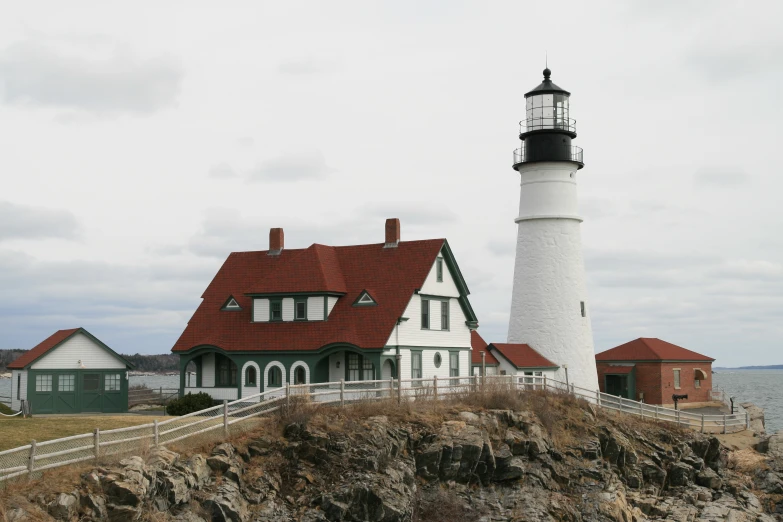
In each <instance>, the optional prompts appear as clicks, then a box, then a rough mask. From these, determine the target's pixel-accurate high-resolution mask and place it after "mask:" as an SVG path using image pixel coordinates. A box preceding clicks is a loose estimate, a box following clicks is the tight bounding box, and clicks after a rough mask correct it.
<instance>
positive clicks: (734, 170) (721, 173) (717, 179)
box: [693, 166, 750, 187]
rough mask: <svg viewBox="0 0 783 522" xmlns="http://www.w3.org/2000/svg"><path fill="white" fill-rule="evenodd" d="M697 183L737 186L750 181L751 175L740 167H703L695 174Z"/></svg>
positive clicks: (711, 185)
mask: <svg viewBox="0 0 783 522" xmlns="http://www.w3.org/2000/svg"><path fill="white" fill-rule="evenodd" d="M693 182H694V183H695V184H696V185H701V186H707V187H737V186H741V185H746V184H748V183H749V182H750V176H748V174H747V173H745V171H744V170H742V169H741V168H739V167H724V166H719V167H703V168H701V169H699V170H698V171H696V173H695V174H694V175H693Z"/></svg>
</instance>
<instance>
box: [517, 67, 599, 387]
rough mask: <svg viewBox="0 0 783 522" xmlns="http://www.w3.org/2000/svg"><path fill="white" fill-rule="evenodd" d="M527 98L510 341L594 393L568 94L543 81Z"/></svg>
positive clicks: (578, 158)
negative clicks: (525, 348)
mask: <svg viewBox="0 0 783 522" xmlns="http://www.w3.org/2000/svg"><path fill="white" fill-rule="evenodd" d="M550 75H551V71H550V70H549V69H544V81H543V82H542V83H541V85H539V86H538V87H536V88H535V89H533V90H532V91H530V92H528V93H527V94H525V101H526V113H525V119H524V120H523V121H522V122H520V133H519V139H520V140H522V147H521V148H519V149H517V150H515V151H514V170H516V171H517V172H519V175H520V178H521V187H522V188H521V191H520V196H519V217H517V219H516V220H515V221H516V223H517V226H518V232H517V253H516V263H515V265H514V290H513V294H512V297H511V317H510V318H509V325H508V342H509V343H525V344H528V345H530V346H531V347H532V348H533V349H535V350H537V351H538V352H539V353H541V355H543V356H544V357H546V358H547V359H549V360H551V361H553V362H555V363H556V364H559V365H560V369H559V370H558V374H557V378H558V379H559V380H561V381H563V382H565V381H566V375H567V378H568V381H569V382H570V383H571V384H574V385H576V386H579V387H582V388H586V389H588V390H597V389H598V376H597V374H596V365H595V353H594V350H593V330H592V327H591V326H590V303H589V301H588V300H587V288H586V285H585V269H584V261H583V259H582V239H581V233H580V226H581V223H582V218H581V217H579V208H578V203H577V194H576V192H577V191H576V179H577V172H578V171H579V169H581V168H582V167H583V166H584V163H583V161H582V149H580V148H579V147H575V146H572V145H571V140H572V139H574V138H576V126H575V122H574V120H572V119H570V118H569V107H568V100H569V97H570V96H571V94H570V93H569V92H568V91H565V90H564V89H561V88H560V87H558V86H557V85H555V84H554V83H552V80H550V79H549V77H550Z"/></svg>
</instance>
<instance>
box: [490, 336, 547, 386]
mask: <svg viewBox="0 0 783 522" xmlns="http://www.w3.org/2000/svg"><path fill="white" fill-rule="evenodd" d="M487 350H488V351H489V353H491V354H492V355H494V356H495V358H496V359H497V361H498V368H499V370H500V374H501V375H514V376H518V377H519V382H520V383H525V384H531V383H538V384H540V383H541V381H540V380H538V379H533V377H546V378H547V379H554V378H555V372H557V370H558V369H559V368H560V366H558V365H557V364H555V363H553V362H552V361H550V360H549V359H547V358H546V357H544V356H543V355H541V354H540V353H538V352H537V351H536V350H534V349H533V348H532V347H531V346H530V345H528V344H522V343H490V344H489V345H488V346H487Z"/></svg>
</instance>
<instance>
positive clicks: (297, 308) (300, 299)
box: [294, 297, 307, 321]
mask: <svg viewBox="0 0 783 522" xmlns="http://www.w3.org/2000/svg"><path fill="white" fill-rule="evenodd" d="M300 305H301V306H300ZM300 310H301V311H302V315H301V317H300V314H299V311H300ZM294 321H307V298H306V297H297V298H295V299H294Z"/></svg>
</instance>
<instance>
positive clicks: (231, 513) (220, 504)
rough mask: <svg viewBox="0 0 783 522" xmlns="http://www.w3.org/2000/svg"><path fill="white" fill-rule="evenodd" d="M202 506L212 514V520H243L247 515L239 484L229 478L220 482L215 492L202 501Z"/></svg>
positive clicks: (221, 521) (232, 521) (216, 521)
mask: <svg viewBox="0 0 783 522" xmlns="http://www.w3.org/2000/svg"><path fill="white" fill-rule="evenodd" d="M204 507H205V508H206V509H207V511H208V512H209V513H211V514H212V520H213V522H243V521H245V520H248V517H249V514H248V511H247V502H246V501H245V499H244V498H243V497H242V493H241V492H240V490H239V486H238V485H237V484H236V483H235V482H232V481H230V480H224V481H223V482H221V483H220V485H219V486H218V488H217V491H216V492H215V494H214V495H212V496H211V497H210V498H208V499H207V500H206V502H204Z"/></svg>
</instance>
